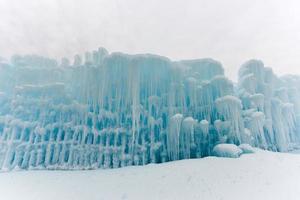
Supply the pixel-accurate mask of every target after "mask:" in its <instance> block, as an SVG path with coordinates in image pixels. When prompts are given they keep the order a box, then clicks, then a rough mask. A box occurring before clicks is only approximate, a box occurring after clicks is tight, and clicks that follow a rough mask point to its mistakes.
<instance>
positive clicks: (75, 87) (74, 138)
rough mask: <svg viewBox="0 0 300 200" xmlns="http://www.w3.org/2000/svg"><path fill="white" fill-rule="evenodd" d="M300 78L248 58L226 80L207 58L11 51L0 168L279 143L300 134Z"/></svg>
mask: <svg viewBox="0 0 300 200" xmlns="http://www.w3.org/2000/svg"><path fill="white" fill-rule="evenodd" d="M70 63H72V64H70ZM299 83H300V77H298V76H284V77H277V76H276V75H275V74H273V72H272V70H271V69H270V68H268V67H265V66H264V64H263V62H261V61H257V60H251V61H249V62H246V63H245V64H243V65H242V67H241V69H240V71H239V81H238V83H237V84H234V83H233V82H232V81H230V80H229V79H228V78H226V77H225V76H224V69H223V67H222V65H221V63H220V62H218V61H215V60H212V59H197V60H184V61H178V62H173V61H171V60H170V59H168V58H166V57H162V56H157V55H151V54H140V55H127V54H123V53H109V52H108V51H107V50H105V49H104V48H99V49H98V50H96V51H92V52H87V53H86V54H85V55H84V56H82V55H76V56H75V57H74V61H73V62H71V61H68V60H67V59H65V58H64V59H62V63H61V64H60V65H58V64H57V61H56V60H53V59H50V58H45V57H41V56H35V55H30V56H17V55H16V56H13V57H12V59H11V62H10V63H3V62H1V63H0V169H2V170H12V169H44V168H46V169H95V168H118V167H124V166H130V165H145V164H148V163H162V162H167V161H172V160H179V159H188V158H199V157H205V156H210V155H213V148H214V146H215V145H216V144H220V143H234V144H236V145H239V144H242V143H247V144H250V145H251V146H253V147H259V148H263V149H268V150H273V151H288V150H290V149H291V148H292V147H294V146H297V145H298V144H299V141H300V137H299V133H300V104H299V99H300V86H299V85H300V84H299Z"/></svg>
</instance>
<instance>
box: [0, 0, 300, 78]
mask: <svg viewBox="0 0 300 200" xmlns="http://www.w3.org/2000/svg"><path fill="white" fill-rule="evenodd" d="M299 6H300V3H299V1H297V0H286V1H280V0H264V1H262V0H243V1H240V0H226V1H221V0H185V1H179V0H164V1H162V0H148V1H146V0H126V1H124V0H123V1H122V0H98V1H96V0H86V1H80V0H27V1H24V0H0V56H1V57H5V58H9V57H10V56H11V55H13V54H40V55H44V56H49V57H53V58H56V59H60V58H61V57H63V56H66V57H69V58H72V57H73V55H74V54H76V53H80V54H82V53H83V52H85V51H87V50H93V49H97V48H98V47H99V46H103V47H105V48H107V49H108V50H109V51H110V52H113V51H122V52H126V53H131V54H135V53H154V54H160V55H163V56H167V57H169V58H171V59H172V60H179V59H190V58H203V57H211V58H214V59H217V60H219V61H221V62H222V63H223V65H224V68H225V71H226V75H227V76H229V77H230V78H233V79H236V77H237V70H238V68H239V66H240V65H241V64H242V63H243V62H245V61H246V60H248V59H251V58H258V59H261V60H263V61H264V63H265V64H266V65H267V66H271V67H272V68H273V70H274V71H275V73H278V74H286V73H297V74H300V68H299V67H298V66H300V45H299V44H300V34H299V31H300V15H299V14H298V13H297V12H298V11H297V10H298V8H299Z"/></svg>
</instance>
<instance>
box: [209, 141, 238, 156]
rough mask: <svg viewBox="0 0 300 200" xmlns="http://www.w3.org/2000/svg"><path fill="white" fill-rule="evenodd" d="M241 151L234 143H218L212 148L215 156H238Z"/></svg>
mask: <svg viewBox="0 0 300 200" xmlns="http://www.w3.org/2000/svg"><path fill="white" fill-rule="evenodd" d="M242 153H243V151H242V150H241V149H240V148H239V147H238V146H236V145H235V144H218V145H216V146H215V147H214V149H213V154H214V155H215V156H217V157H227V158H238V157H240V155H241V154H242Z"/></svg>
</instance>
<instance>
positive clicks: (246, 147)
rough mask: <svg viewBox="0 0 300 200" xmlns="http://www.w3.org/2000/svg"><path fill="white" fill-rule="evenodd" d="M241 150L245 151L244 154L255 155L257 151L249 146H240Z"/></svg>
mask: <svg viewBox="0 0 300 200" xmlns="http://www.w3.org/2000/svg"><path fill="white" fill-rule="evenodd" d="M239 148H240V149H241V150H242V151H243V153H255V149H254V148H253V147H252V146H251V145H249V144H240V145H239Z"/></svg>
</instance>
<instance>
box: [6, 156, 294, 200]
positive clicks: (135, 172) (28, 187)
mask: <svg viewBox="0 0 300 200" xmlns="http://www.w3.org/2000/svg"><path fill="white" fill-rule="evenodd" d="M299 171H300V155H295V154H288V153H273V152H267V151H261V150H257V153H255V154H244V155H242V156H241V157H240V158H237V159H228V158H216V157H207V158H204V159H194V160H181V161H175V162H169V163H164V164H159V165H156V164H150V165H147V166H138V167H126V168H120V169H111V170H93V171H21V172H10V173H0V199H1V200H2V199H3V200H19V199H22V200H53V199H55V200H69V199H72V200H86V199H88V200H106V199H109V200H119V199H130V200H138V199H143V200H153V199H164V200H169V199H170V200H180V199H189V200H196V199H209V200H219V199H223V200H240V199H243V200H252V199H256V200H282V199H285V200H298V199H299V188H300V182H299V180H300V173H299Z"/></svg>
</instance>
